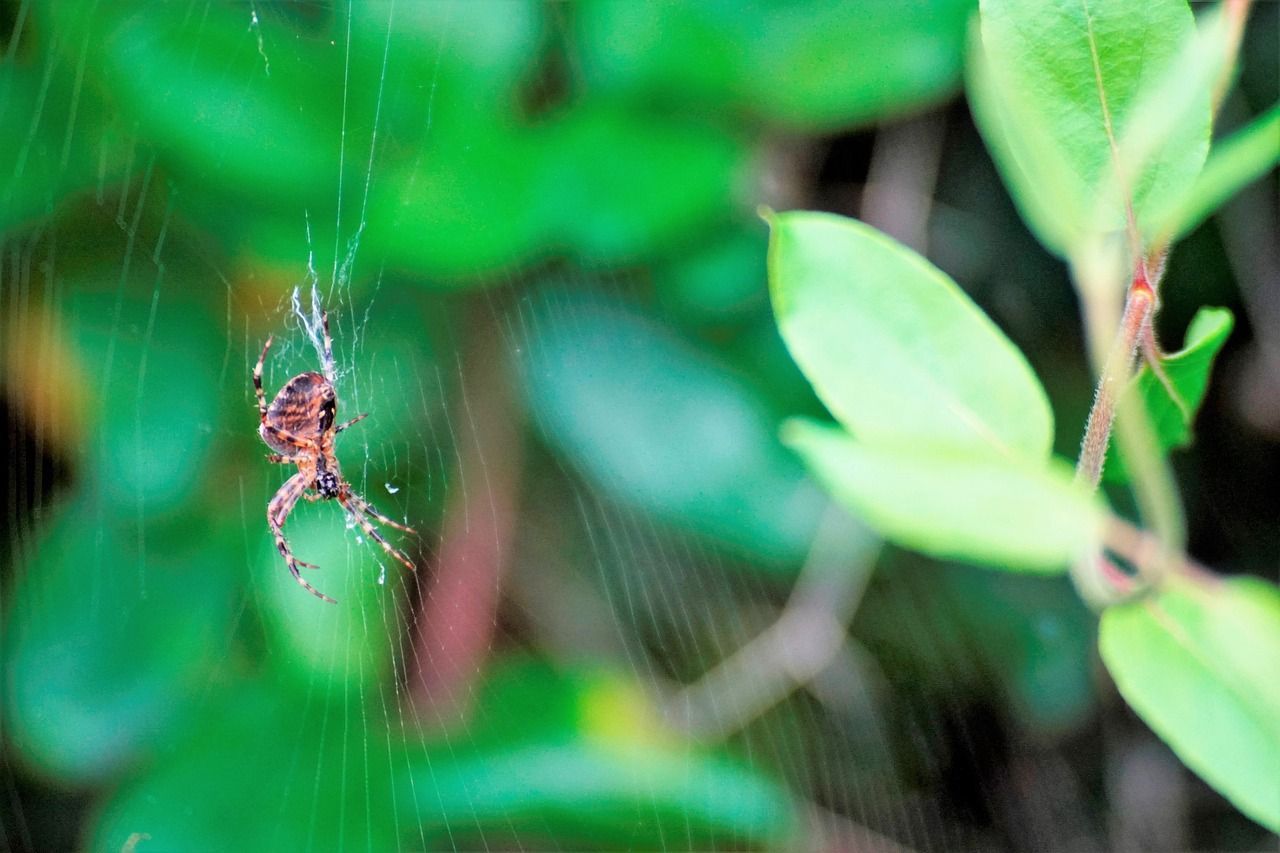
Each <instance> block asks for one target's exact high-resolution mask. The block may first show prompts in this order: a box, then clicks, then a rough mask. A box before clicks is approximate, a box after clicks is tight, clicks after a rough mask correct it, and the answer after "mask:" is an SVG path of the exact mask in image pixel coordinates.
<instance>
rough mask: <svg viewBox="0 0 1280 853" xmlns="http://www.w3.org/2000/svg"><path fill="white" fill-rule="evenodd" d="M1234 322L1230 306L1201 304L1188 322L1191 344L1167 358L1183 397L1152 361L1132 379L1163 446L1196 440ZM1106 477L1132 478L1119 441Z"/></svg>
mask: <svg viewBox="0 0 1280 853" xmlns="http://www.w3.org/2000/svg"><path fill="white" fill-rule="evenodd" d="M1234 325H1235V318H1234V317H1232V315H1231V312H1230V311H1228V310H1227V309H1225V308H1201V309H1200V310H1199V311H1198V312H1197V313H1196V316H1195V317H1194V318H1193V319H1192V321H1191V325H1190V326H1188V327H1187V339H1186V345H1185V346H1184V347H1183V348H1182V349H1181V350H1179V351H1178V352H1175V353H1171V354H1170V355H1169V356H1168V358H1166V359H1164V361H1162V362H1161V367H1162V368H1163V369H1164V373H1165V376H1166V378H1168V380H1169V383H1170V384H1171V385H1172V386H1173V389H1174V391H1175V392H1176V393H1177V395H1178V402H1175V401H1174V399H1173V398H1172V397H1171V396H1170V395H1169V389H1168V388H1167V387H1166V386H1165V384H1164V383H1163V382H1161V381H1160V380H1159V379H1158V378H1156V376H1155V374H1154V373H1152V371H1151V367H1150V366H1149V365H1147V366H1144V367H1143V368H1142V370H1141V371H1140V372H1139V373H1138V375H1137V376H1135V377H1134V379H1133V381H1132V382H1131V383H1130V386H1129V390H1128V392H1127V393H1128V394H1140V395H1141V396H1142V399H1143V401H1144V402H1145V404H1146V407H1147V416H1148V417H1149V418H1150V419H1151V426H1152V428H1153V429H1154V430H1155V437H1156V442H1157V444H1158V446H1159V448H1160V450H1161V451H1163V452H1167V451H1169V450H1172V449H1174V448H1178V447H1186V446H1187V445H1188V444H1190V443H1191V425H1192V423H1193V422H1194V420H1195V416H1196V412H1197V411H1199V409H1200V404H1201V403H1203V402H1204V395H1205V392H1206V391H1207V390H1208V388H1209V374H1210V372H1211V371H1212V370H1213V362H1214V359H1216V358H1217V356H1218V353H1219V352H1220V351H1221V350H1222V347H1223V345H1224V344H1225V343H1226V342H1227V336H1228V335H1230V334H1231V329H1232V327H1233V326H1234ZM1103 476H1104V477H1105V478H1106V479H1107V480H1108V481H1110V482H1113V483H1123V482H1125V481H1126V480H1127V479H1128V475H1127V473H1126V471H1125V467H1124V457H1123V456H1121V454H1120V451H1119V447H1118V446H1117V445H1116V444H1114V443H1113V444H1112V445H1111V446H1110V448H1109V449H1108V452H1107V461H1106V465H1105V467H1104V468H1103Z"/></svg>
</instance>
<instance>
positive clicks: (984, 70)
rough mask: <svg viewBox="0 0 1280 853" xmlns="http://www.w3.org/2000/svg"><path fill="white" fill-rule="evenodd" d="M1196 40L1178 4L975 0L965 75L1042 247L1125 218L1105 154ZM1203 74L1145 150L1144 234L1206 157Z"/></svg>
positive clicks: (1140, 188)
mask: <svg viewBox="0 0 1280 853" xmlns="http://www.w3.org/2000/svg"><path fill="white" fill-rule="evenodd" d="M1194 36H1195V22H1194V19H1193V17H1192V15H1191V12H1190V10H1189V9H1188V8H1187V5H1186V3H1185V2H1183V0H1153V2H1147V0H1051V2H1044V0H982V3H981V44H980V46H975V47H976V53H975V56H974V60H973V63H972V64H971V75H970V94H971V98H972V100H973V101H974V103H975V117H976V118H977V119H978V123H979V127H980V128H981V130H982V132H983V136H984V137H985V138H986V140H987V142H988V145H989V146H990V147H991V149H992V152H993V154H994V155H995V158H996V161H997V164H998V165H999V166H1000V169H1001V172H1002V174H1003V175H1004V179H1005V182H1006V183H1007V184H1008V185H1009V187H1010V189H1011V190H1012V192H1013V195H1014V198H1015V199H1016V200H1017V202H1018V204H1019V207H1020V208H1021V210H1022V212H1023V215H1024V217H1025V218H1026V219H1027V220H1028V223H1029V224H1030V225H1031V226H1032V228H1034V229H1035V230H1036V232H1037V235H1038V236H1039V237H1040V239H1041V241H1042V242H1044V243H1045V245H1046V246H1048V247H1049V248H1051V249H1053V250H1055V251H1057V252H1059V253H1060V254H1069V253H1070V252H1071V250H1072V249H1073V248H1074V247H1075V246H1077V245H1078V244H1079V242H1080V241H1081V239H1082V238H1083V237H1084V236H1085V235H1086V234H1090V233H1094V232H1096V231H1099V230H1103V231H1105V230H1118V229H1120V228H1122V227H1123V226H1124V220H1125V217H1124V202H1123V199H1122V198H1121V197H1119V196H1118V195H1116V193H1115V187H1114V186H1111V185H1110V184H1111V182H1112V181H1113V179H1114V177H1115V175H1114V169H1115V164H1114V162H1113V154H1112V152H1113V150H1114V149H1115V148H1116V147H1117V146H1119V145H1120V144H1121V142H1122V141H1123V140H1125V139H1126V137H1128V136H1130V135H1131V132H1132V131H1133V128H1132V127H1131V125H1130V122H1131V120H1132V119H1134V117H1135V114H1137V113H1138V112H1139V108H1140V106H1141V105H1142V104H1143V102H1144V99H1145V98H1146V96H1147V95H1148V94H1149V93H1150V92H1152V91H1154V90H1156V89H1158V88H1159V87H1160V86H1161V85H1162V83H1163V82H1164V80H1165V78H1166V77H1167V76H1168V75H1170V74H1171V73H1176V72H1177V70H1178V66H1177V62H1178V60H1179V57H1180V52H1181V51H1183V50H1184V49H1185V47H1186V46H1187V45H1188V44H1190V43H1191V40H1192V39H1193V38H1194ZM1202 82H1203V84H1204V85H1203V87H1202V88H1201V89H1199V90H1193V91H1190V92H1188V93H1186V95H1184V96H1183V97H1184V99H1185V100H1187V101H1188V103H1189V104H1190V105H1189V106H1187V108H1186V109H1179V110H1178V115H1177V120H1176V121H1172V122H1170V123H1169V126H1167V127H1165V128H1162V130H1164V131H1166V132H1165V133H1161V134H1160V135H1159V137H1158V138H1155V139H1152V140H1150V141H1149V142H1147V144H1144V145H1143V146H1141V147H1142V149H1143V152H1144V155H1143V156H1141V157H1140V158H1139V159H1140V164H1139V165H1137V171H1136V174H1134V176H1133V178H1134V180H1133V183H1132V192H1131V196H1132V199H1133V207H1134V211H1135V215H1136V217H1137V219H1138V223H1139V226H1140V227H1142V228H1143V230H1147V226H1148V225H1149V223H1150V222H1151V221H1153V220H1157V219H1158V218H1159V217H1160V216H1162V215H1164V214H1165V212H1166V211H1167V210H1168V208H1169V207H1170V206H1171V205H1172V204H1173V203H1174V202H1176V201H1177V200H1178V199H1179V198H1180V197H1181V196H1182V194H1183V193H1184V192H1185V191H1186V188H1187V187H1188V186H1189V185H1190V184H1191V182H1192V181H1193V180H1194V179H1195V177H1196V175H1197V174H1198V173H1199V171H1200V167H1201V165H1202V164H1203V162H1204V157H1205V153H1206V152H1207V150H1208V132H1209V103H1208V95H1209V82H1210V81H1207V80H1206V81H1202ZM1104 99H1105V102H1106V107H1107V114H1106V115H1105V116H1104V112H1103V106H1102V104H1103V101H1104ZM1108 120H1109V122H1110V126H1111V133H1110V135H1109V134H1108ZM1099 214H1101V215H1099Z"/></svg>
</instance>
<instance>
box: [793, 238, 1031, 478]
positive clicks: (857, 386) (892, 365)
mask: <svg viewBox="0 0 1280 853" xmlns="http://www.w3.org/2000/svg"><path fill="white" fill-rule="evenodd" d="M770 224H771V227H772V229H773V235H772V241H771V245H770V249H769V288H770V292H771V293H772V296H773V308H774V314H775V315H776V317H777V321H778V327H779V328H780V329H781V330H782V336H783V338H784V339H785V340H786V342H787V346H788V348H789V349H790V350H791V354H792V356H793V357H794V358H795V360H796V363H797V364H799V365H800V369H801V370H803V371H804V373H805V376H807V377H808V379H809V381H810V382H812V383H813V386H814V390H815V391H817V393H818V396H819V397H820V398H821V399H822V401H823V403H825V404H826V406H827V408H828V409H830V410H831V412H832V414H834V415H835V416H836V418H837V419H838V420H839V421H840V422H841V423H843V424H844V425H845V426H846V427H848V428H849V430H850V432H852V433H853V434H854V435H855V436H857V438H858V439H859V440H861V441H863V442H866V443H867V444H874V445H876V446H893V447H910V446H920V447H924V448H928V447H947V448H953V449H954V448H967V449H969V450H971V451H974V452H977V453H982V454H987V455H998V456H1003V457H1005V458H1007V459H1015V458H1023V459H1028V460H1037V461H1038V460H1041V459H1044V458H1045V457H1046V456H1047V455H1048V453H1049V448H1050V444H1051V442H1052V433H1053V414H1052V412H1051V411H1050V409H1049V403H1048V400H1047V399H1046V397H1045V393H1044V389H1043V388H1042V387H1041V385H1040V382H1039V380H1038V379H1036V376H1035V374H1034V373H1033V372H1032V371H1031V367H1030V366H1029V365H1028V364H1027V362H1026V359H1025V358H1023V356H1022V353H1021V352H1019V351H1018V349H1017V348H1016V347H1015V346H1014V345H1013V344H1012V343H1011V342H1010V341H1009V339H1008V338H1006V337H1005V336H1004V334H1003V333H1002V332H1001V331H1000V330H999V328H997V327H996V325H995V324H994V323H992V322H991V320H990V319H989V318H988V317H987V316H986V315H985V314H983V313H982V311H981V309H979V308H978V307H977V306H976V305H974V304H973V302H972V300H970V299H969V297H968V296H967V295H965V293H964V292H963V291H961V290H960V288H959V287H957V286H956V284H955V282H953V281H951V279H949V278H948V277H947V276H946V275H945V274H944V273H942V272H941V271H940V270H938V269H937V268H935V267H934V266H932V265H931V264H930V263H929V262H928V261H926V260H924V259H923V258H921V257H920V256H919V255H917V254H916V253H914V252H912V251H911V250H910V249H907V248H906V247H904V246H902V245H901V244H899V243H897V242H895V241H894V240H893V239H892V238H890V237H887V236H885V235H884V234H882V233H880V232H879V231H876V230H875V229H874V228H872V227H870V226H868V225H865V224H863V223H861V222H857V221H855V220H851V219H845V218H843V217H839V216H835V215H832V214H826V213H781V214H776V215H774V216H772V217H771V222H770Z"/></svg>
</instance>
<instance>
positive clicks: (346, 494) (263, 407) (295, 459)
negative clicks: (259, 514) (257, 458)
mask: <svg viewBox="0 0 1280 853" xmlns="http://www.w3.org/2000/svg"><path fill="white" fill-rule="evenodd" d="M320 322H321V326H322V327H323V328H324V357H323V364H322V365H321V369H322V370H323V371H324V372H323V373H322V374H321V373H316V372H314V371H308V372H306V373H299V374H298V375H297V376H295V377H293V378H292V379H290V380H289V381H288V382H286V383H285V385H284V387H283V388H281V389H280V393H278V394H276V396H275V399H273V400H272V401H271V405H269V406H268V405H267V398H266V395H265V394H263V393H262V365H263V362H265V361H266V359H267V350H268V349H270V348H271V341H272V340H273V338H272V337H268V338H267V342H266V343H265V344H263V345H262V355H260V356H258V364H257V365H256V366H255V367H254V368H253V387H254V389H255V391H256V393H257V397H258V412H259V414H260V415H261V416H262V425H261V426H260V427H258V434H259V435H260V436H262V440H263V441H265V442H266V443H267V446H268V447H270V448H271V449H272V450H274V451H276V452H275V453H271V454H269V455H268V456H267V461H269V462H276V463H280V464H283V465H297V466H298V473H296V474H294V475H293V476H292V477H290V478H289V479H288V480H286V481H285V482H284V485H282V486H281V487H280V489H279V491H277V492H276V493H275V496H274V497H272V498H271V502H270V503H268V504H267V525H268V526H269V527H270V528H271V533H272V535H274V536H275V538H276V547H277V548H279V549H280V556H282V557H284V562H285V565H287V566H288V567H289V573H290V574H292V575H293V578H294V580H296V581H297V582H298V583H300V584H302V585H303V586H304V587H306V588H307V590H308V591H310V592H311V594H312V595H314V596H316V597H317V598H321V599H324V600H325V601H328V602H330V603H336V602H335V601H334V599H332V598H330V597H329V596H327V595H325V594H324V593H322V592H320V591H319V590H318V589H316V588H315V587H313V586H312V585H311V584H309V583H307V581H306V579H305V578H303V577H302V573H301V572H299V571H298V566H306V567H307V568H309V569H318V568H320V567H319V566H317V565H315V564H314V563H305V562H303V561H302V560H299V559H297V558H296V557H294V556H293V552H292V551H290V550H289V543H288V542H286V541H285V538H284V531H283V527H284V522H285V519H287V518H288V517H289V513H290V512H292V511H293V508H294V506H295V505H296V504H297V503H298V498H306V499H307V500H309V501H320V500H331V499H336V500H337V501H338V503H340V504H342V508H343V509H344V510H346V512H347V515H348V516H349V517H350V518H351V520H352V521H353V522H355V523H356V524H358V525H360V529H361V530H363V531H364V532H365V533H367V534H368V535H369V538H370V539H372V540H373V541H375V542H377V543H378V544H379V545H381V546H382V550H384V551H386V552H387V554H388V555H389V556H391V557H394V558H395V559H397V560H399V561H400V562H401V563H403V564H404V565H405V566H406V567H407V568H409V569H412V568H413V563H412V562H411V561H410V560H409V558H408V557H406V556H405V555H404V554H403V553H402V552H400V551H399V550H397V549H396V548H394V547H393V546H392V545H391V543H389V542H387V540H386V539H384V538H383V537H382V534H380V533H379V532H378V531H377V530H375V529H374V527H373V524H372V523H371V522H370V521H369V518H370V517H372V518H374V519H376V520H377V521H379V522H381V523H383V524H386V525H388V526H390V527H394V528H395V529H397V530H403V531H405V532H406V533H414V534H415V535H416V533H417V531H415V530H414V529H413V528H411V527H405V526H404V525H403V524H397V523H396V522H394V521H392V520H391V519H389V518H387V517H386V516H385V515H383V514H382V513H380V512H378V511H377V510H376V509H374V508H373V507H372V506H370V505H369V502H368V501H366V500H365V499H364V498H362V497H360V496H359V495H357V494H356V493H355V492H354V491H352V489H351V485H350V484H349V483H348V482H347V481H346V480H344V479H342V473H341V471H340V469H339V468H338V459H337V457H336V456H334V453H333V444H334V437H335V436H336V435H337V434H338V433H340V432H342V431H343V430H344V429H346V428H347V427H349V426H351V425H352V424H354V423H356V422H357V421H360V420H363V419H364V418H366V417H368V413H365V414H362V415H356V416H355V417H354V418H352V419H351V420H349V421H347V422H346V423H342V424H338V425H336V426H335V425H334V421H335V419H336V416H337V411H338V400H337V394H336V393H335V392H334V390H333V386H334V371H333V341H332V340H331V339H330V337H329V315H328V313H327V312H324V311H321V312H320Z"/></svg>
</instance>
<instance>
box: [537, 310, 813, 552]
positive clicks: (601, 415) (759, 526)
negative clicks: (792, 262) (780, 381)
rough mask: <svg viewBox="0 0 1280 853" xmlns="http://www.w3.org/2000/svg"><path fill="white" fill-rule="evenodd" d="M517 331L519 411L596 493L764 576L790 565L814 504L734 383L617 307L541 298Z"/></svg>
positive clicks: (807, 534)
mask: <svg viewBox="0 0 1280 853" xmlns="http://www.w3.org/2000/svg"><path fill="white" fill-rule="evenodd" d="M526 322H527V324H528V325H527V332H526V334H525V338H524V340H523V341H522V343H521V345H520V348H519V352H518V357H519V360H520V361H519V364H520V373H521V376H522V381H523V384H524V393H525V396H526V399H527V400H528V405H529V407H530V410H531V411H532V413H533V416H534V418H535V420H536V422H537V424H538V426H539V427H540V428H541V430H542V432H543V434H544V435H545V436H546V437H547V439H548V440H549V441H550V442H551V444H552V445H553V446H554V447H555V448H556V449H557V450H558V451H559V452H560V453H561V454H563V455H564V456H565V457H566V458H568V459H569V460H570V461H571V462H572V464H573V465H574V466H575V468H577V469H578V470H579V471H580V472H582V474H584V475H585V476H586V477H588V478H589V479H590V480H591V482H592V483H593V485H594V486H595V487H596V488H597V489H599V490H600V491H602V492H604V493H605V494H608V495H610V496H611V497H612V498H614V499H615V500H617V501H619V502H620V503H622V504H623V505H624V506H628V507H631V508H634V509H639V510H641V511H644V512H647V513H652V514H653V515H654V516H656V517H658V518H661V519H663V520H665V521H667V522H668V523H670V524H674V525H677V526H679V527H681V528H683V529H685V530H690V531H693V532H696V533H698V534H700V535H703V536H706V537H709V538H710V539H711V540H713V541H716V542H719V543H721V544H723V545H726V546H728V547H730V548H732V549H734V550H735V551H737V552H739V553H742V554H746V555H751V556H754V557H756V558H758V559H760V560H762V561H764V563H765V564H766V565H773V566H774V567H782V566H791V567H794V566H795V565H798V563H799V561H800V560H802V559H803V558H804V555H805V554H806V553H807V552H808V549H809V543H810V541H811V537H812V535H813V531H814V529H815V527H816V525H817V521H818V517H819V515H820V514H821V512H822V506H823V504H824V502H825V499H824V498H823V496H822V495H821V493H820V492H819V491H818V490H817V489H815V488H814V487H813V485H812V484H811V483H810V482H809V481H808V480H807V478H806V477H805V475H804V470H803V468H802V467H801V466H800V465H798V464H796V462H795V460H794V459H792V458H791V456H790V454H788V453H787V452H786V450H785V449H783V447H782V446H781V445H780V444H779V443H778V440H777V437H776V427H775V424H774V421H773V419H772V418H771V417H770V416H769V413H768V412H767V411H766V410H765V409H764V407H763V406H762V405H761V403H760V401H759V400H758V399H757V398H756V396H755V394H754V393H753V391H752V390H751V389H750V388H749V387H748V386H747V385H745V384H744V383H743V382H742V381H741V380H740V379H739V378H737V377H736V376H734V375H733V374H732V373H730V372H729V371H728V369H726V368H725V367H723V366H722V365H720V364H718V363H716V362H715V361H713V360H712V359H710V358H708V357H707V356H706V355H705V354H702V353H700V352H698V351H697V350H695V349H694V348H693V347H692V346H690V345H689V344H687V343H685V342H683V341H681V340H680V339H679V338H677V337H675V336H674V335H672V334H671V333H670V332H669V331H667V330H664V329H663V328H661V327H660V326H657V325H655V324H653V323H651V322H650V321H648V320H646V319H644V318H643V317H642V316H640V315H639V314H638V313H636V312H635V311H633V310H631V309H629V308H627V307H626V306H625V305H623V304H620V303H616V302H609V301H606V300H604V299H601V298H592V297H586V296H583V295H579V294H570V293H564V292H555V291H552V292H548V293H545V294H544V295H543V296H542V297H541V299H540V301H539V303H537V304H536V305H535V307H534V309H533V311H532V313H530V314H529V315H528V316H527V317H526Z"/></svg>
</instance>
